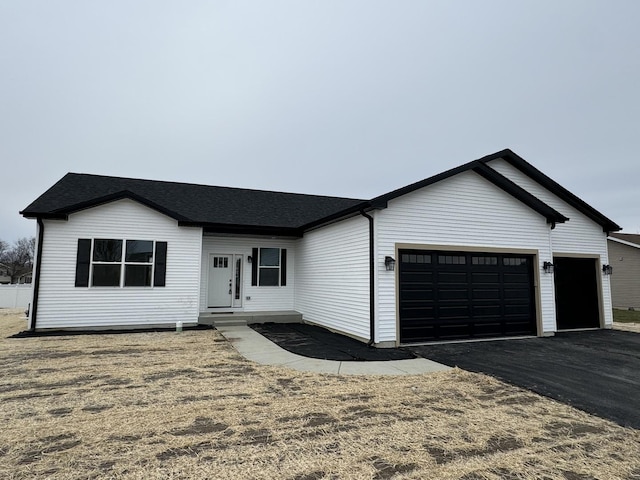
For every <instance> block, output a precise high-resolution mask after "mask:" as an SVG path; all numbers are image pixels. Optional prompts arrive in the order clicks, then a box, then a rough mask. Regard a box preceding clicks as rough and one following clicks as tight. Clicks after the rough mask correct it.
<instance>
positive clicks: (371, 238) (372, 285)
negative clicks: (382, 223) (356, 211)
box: [360, 210, 376, 346]
mask: <svg viewBox="0 0 640 480" xmlns="http://www.w3.org/2000/svg"><path fill="white" fill-rule="evenodd" d="M360 215H362V216H363V217H365V218H367V219H368V220H369V342H368V343H367V345H369V346H371V345H373V342H374V341H375V329H376V313H375V307H376V303H375V292H376V288H375V267H376V261H375V253H374V251H373V244H374V235H373V217H372V216H371V215H369V214H367V213H365V211H364V210H360Z"/></svg>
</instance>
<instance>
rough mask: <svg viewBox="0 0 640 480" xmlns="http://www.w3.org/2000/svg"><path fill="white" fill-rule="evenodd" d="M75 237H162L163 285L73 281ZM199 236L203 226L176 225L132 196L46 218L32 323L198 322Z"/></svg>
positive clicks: (55, 325) (56, 325)
mask: <svg viewBox="0 0 640 480" xmlns="http://www.w3.org/2000/svg"><path fill="white" fill-rule="evenodd" d="M79 238H116V239H135V240H156V241H166V242H167V276H166V286H165V287H153V288H150V287H126V288H119V287H93V288H86V287H75V286H74V284H75V269H76V253H77V244H78V239H79ZM201 239H202V231H201V229H199V228H190V227H178V224H177V222H176V221H175V220H173V219H171V218H169V217H167V216H165V215H162V214H160V213H158V212H156V211H155V210H152V209H150V208H147V207H144V206H142V205H140V204H139V203H137V202H134V201H131V200H119V201H117V202H112V203H108V204H105V205H101V206H98V207H94V208H90V209H87V210H83V211H81V212H78V213H75V214H71V215H70V216H69V220H68V221H56V220H45V231H44V242H43V254H42V266H41V277H40V278H41V280H40V291H39V297H38V314H37V315H38V317H37V325H36V327H37V328H62V327H105V326H123V327H126V326H139V325H152V324H163V323H175V322H176V321H178V320H180V321H183V322H196V321H197V319H198V288H199V285H198V283H199V268H200V249H201V247H200V245H201Z"/></svg>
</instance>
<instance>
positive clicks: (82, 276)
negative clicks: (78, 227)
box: [76, 238, 91, 287]
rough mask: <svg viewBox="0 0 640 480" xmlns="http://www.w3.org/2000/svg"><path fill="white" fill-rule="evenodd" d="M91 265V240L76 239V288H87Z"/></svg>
mask: <svg viewBox="0 0 640 480" xmlns="http://www.w3.org/2000/svg"><path fill="white" fill-rule="evenodd" d="M90 263H91V239H89V238H79V239H78V253H77V255H76V287H88V286H89V265H90Z"/></svg>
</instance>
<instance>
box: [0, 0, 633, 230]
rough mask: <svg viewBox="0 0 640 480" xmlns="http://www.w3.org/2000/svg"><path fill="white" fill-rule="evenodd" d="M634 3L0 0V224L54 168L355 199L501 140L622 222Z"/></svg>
mask: <svg viewBox="0 0 640 480" xmlns="http://www.w3.org/2000/svg"><path fill="white" fill-rule="evenodd" d="M638 25H640V1H637V0H629V1H623V0H606V1H605V0H602V1H589V0H553V1H547V0H533V1H520V0H519V1H512V0H507V1H493V0H482V1H477V0H472V1H454V0H443V1H426V0H420V1H418V0H414V1H409V0H406V1H398V0H394V1H391V0H388V1H372V0H363V1H356V0H340V1H338V0H323V1H301V0H290V1H275V0H269V1H258V0H256V1H240V0H231V1H216V0H207V1H197V0H190V1H186V2H185V1H158V0H148V1H129V0H128V1H113V0H110V1H102V2H100V1H91V2H88V1H86V0H78V1H67V0H56V1H50V0H42V1H31V0H0V69H1V70H0V165H1V172H0V176H1V178H2V182H1V183H0V185H1V187H0V188H1V190H0V191H1V192H2V193H1V195H0V239H4V240H6V241H13V240H15V239H17V238H19V237H22V236H26V235H32V234H34V233H35V221H33V220H31V221H29V220H25V219H22V218H21V217H20V216H19V215H18V211H19V210H21V209H23V208H24V207H26V206H27V205H28V204H29V203H30V202H31V201H33V200H34V199H35V198H36V197H38V196H39V195H40V194H41V193H43V192H44V191H45V190H46V189H47V188H48V187H50V186H51V185H52V184H53V183H55V182H56V181H57V180H58V179H59V178H61V177H62V176H63V175H64V174H65V173H67V172H70V171H72V172H81V173H96V174H105V175H115V176H127V177H138V178H150V179H157V180H171V181H184V182H194V183H204V184H210V185H224V186H233V187H248V188H258V189H265V190H279V191H291V192H300V193H314V194H324V195H338V196H347V197H356V198H371V197H373V196H375V195H379V194H382V193H385V192H388V191H390V190H393V189H395V188H398V187H401V186H404V185H406V184H408V183H412V182H415V181H417V180H420V179H422V178H426V177H429V176H431V175H434V174H436V173H439V172H441V171H444V170H447V169H449V168H453V167H455V166H458V165H460V164H462V163H466V162H468V161H470V160H473V159H476V158H479V157H482V156H484V155H487V154H490V153H493V152H495V151H498V150H501V149H503V148H511V149H513V150H514V151H515V152H516V153H518V154H519V155H521V156H522V157H524V158H525V159H526V160H528V161H529V162H531V163H533V164H534V165H535V166H536V167H538V168H539V169H541V170H542V171H543V172H545V173H546V174H547V175H549V176H551V177H552V178H553V179H555V180H556V181H558V182H559V183H561V184H562V185H563V186H565V187H566V188H568V189H569V190H571V191H572V192H573V193H575V194H577V195H578V196H579V197H581V198H582V199H583V200H585V201H586V202H588V203H590V204H591V205H592V206H594V207H595V208H597V209H598V210H600V211H601V212H602V213H604V214H605V215H607V216H609V217H610V218H611V219H612V220H614V221H616V222H617V223H619V224H620V225H622V226H623V227H624V229H625V231H626V232H628V233H639V232H640V208H639V204H640V189H639V188H638V187H639V183H640V162H639V161H638V153H639V152H640V28H639V26H638Z"/></svg>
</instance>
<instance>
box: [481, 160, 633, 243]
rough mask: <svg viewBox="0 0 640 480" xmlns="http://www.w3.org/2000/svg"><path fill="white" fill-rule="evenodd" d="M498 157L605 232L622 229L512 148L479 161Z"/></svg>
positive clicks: (485, 161) (484, 161)
mask: <svg viewBox="0 0 640 480" xmlns="http://www.w3.org/2000/svg"><path fill="white" fill-rule="evenodd" d="M498 158H502V159H504V160H506V161H507V162H508V163H509V164H510V165H512V166H514V167H515V168H517V169H518V170H520V171H521V172H522V173H524V174H525V175H526V176H528V177H529V178H531V179H532V180H533V181H535V182H536V183H538V184H539V185H541V186H542V187H544V188H545V189H547V190H548V191H550V192H551V193H553V194H554V195H555V196H557V197H558V198H560V199H561V200H564V201H565V202H566V203H568V204H569V205H571V206H572V207H574V208H575V209H576V210H578V211H579V212H581V213H582V214H584V215H585V216H586V217H588V218H590V219H591V220H593V221H594V222H596V223H598V224H599V225H600V226H602V229H603V231H605V232H616V231H620V230H622V227H621V226H620V225H618V224H617V223H615V222H614V221H613V220H611V219H610V218H608V217H607V216H605V215H603V214H602V213H600V212H599V211H598V210H596V209H595V208H593V207H592V206H591V205H589V204H588V203H587V202H585V201H584V200H582V199H581V198H580V197H578V196H577V195H576V194H574V193H572V192H570V191H569V190H567V189H566V188H565V187H563V186H562V185H560V184H559V183H558V182H556V181H555V180H554V179H552V178H551V177H549V176H548V175H546V174H545V173H543V172H542V171H540V170H538V169H537V168H536V167H534V166H533V165H532V164H530V163H529V162H527V161H526V160H525V159H524V158H522V157H521V156H520V155H518V154H517V153H515V152H514V151H512V150H511V149H508V148H507V149H505V150H502V151H500V152H496V153H494V154H491V155H487V156H486V157H482V158H481V159H479V160H478V161H481V162H483V163H487V162H490V161H492V160H497V159H498Z"/></svg>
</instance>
